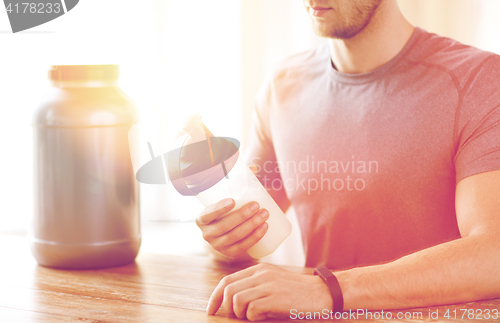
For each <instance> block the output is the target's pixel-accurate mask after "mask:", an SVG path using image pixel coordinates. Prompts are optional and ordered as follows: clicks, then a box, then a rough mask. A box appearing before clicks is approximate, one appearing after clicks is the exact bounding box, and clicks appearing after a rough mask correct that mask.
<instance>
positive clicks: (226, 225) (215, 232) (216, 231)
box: [207, 202, 260, 237]
mask: <svg viewBox="0 0 500 323" xmlns="http://www.w3.org/2000/svg"><path fill="white" fill-rule="evenodd" d="M259 207H260V206H259V203H257V202H250V203H247V204H245V205H243V206H242V207H241V208H240V209H239V210H236V211H234V212H231V214H229V215H227V216H225V217H223V218H221V219H219V220H217V221H216V222H214V223H213V226H211V228H210V231H209V232H207V235H208V236H212V237H219V236H221V235H223V234H226V233H228V232H229V231H231V230H233V229H234V228H235V227H237V226H238V225H240V224H242V223H243V222H245V221H246V220H248V219H249V218H251V217H252V216H253V215H254V214H255V213H256V212H257V211H258V210H259Z"/></svg>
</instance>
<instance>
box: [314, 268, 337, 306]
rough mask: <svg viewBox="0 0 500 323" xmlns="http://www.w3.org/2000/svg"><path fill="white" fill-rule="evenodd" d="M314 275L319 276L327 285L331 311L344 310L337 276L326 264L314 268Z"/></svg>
mask: <svg viewBox="0 0 500 323" xmlns="http://www.w3.org/2000/svg"><path fill="white" fill-rule="evenodd" d="M314 275H318V276H319V277H321V279H323V281H324V282H325V284H326V285H327V286H328V289H330V294H331V295H332V300H333V311H334V312H342V311H343V310H344V297H343V296H342V290H341V289H340V285H339V281H338V280H337V277H335V275H334V274H332V272H331V271H330V269H328V268H326V266H322V267H319V268H314Z"/></svg>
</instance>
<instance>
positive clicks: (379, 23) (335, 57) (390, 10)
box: [329, 1, 415, 74]
mask: <svg viewBox="0 0 500 323" xmlns="http://www.w3.org/2000/svg"><path fill="white" fill-rule="evenodd" d="M414 29H415V27H413V26H412V25H411V24H410V23H409V22H408V21H407V20H406V19H405V18H404V17H403V15H402V13H401V11H399V8H398V7H397V4H396V3H395V1H386V2H382V4H381V6H380V7H379V8H378V10H377V12H376V13H375V14H374V16H373V17H372V19H371V21H370V23H369V24H368V25H367V26H366V27H365V28H364V29H363V30H362V31H361V32H360V33H358V34H357V35H356V36H354V37H352V38H350V39H330V40H329V43H330V54H331V58H332V62H333V65H334V67H335V68H336V69H337V70H338V71H340V72H342V73H348V74H360V73H367V72H370V71H373V70H374V69H376V68H378V67H380V66H382V65H384V64H385V63H387V62H389V61H390V60H391V59H392V58H393V57H394V56H396V55H397V54H398V53H399V52H400V51H401V50H402V49H403V47H404V46H405V44H406V43H407V42H408V40H409V39H410V37H411V35H412V33H413V31H414Z"/></svg>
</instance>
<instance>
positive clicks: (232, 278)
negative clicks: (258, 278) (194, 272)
mask: <svg viewBox="0 0 500 323" xmlns="http://www.w3.org/2000/svg"><path fill="white" fill-rule="evenodd" d="M257 266H258V265H256V266H252V267H249V268H246V269H243V270H240V271H238V272H235V273H234V274H231V275H227V276H226V277H224V278H222V279H221V281H220V282H219V284H218V285H217V287H215V289H214V291H213V292H212V295H210V299H209V300H208V306H207V313H208V314H210V315H213V314H215V313H216V312H217V310H218V309H219V307H220V306H221V304H222V301H223V297H224V289H225V288H226V286H227V285H229V284H231V283H233V282H236V281H238V280H241V279H243V278H246V277H249V276H251V275H253V273H254V272H255V271H256V270H257V269H258V267H257Z"/></svg>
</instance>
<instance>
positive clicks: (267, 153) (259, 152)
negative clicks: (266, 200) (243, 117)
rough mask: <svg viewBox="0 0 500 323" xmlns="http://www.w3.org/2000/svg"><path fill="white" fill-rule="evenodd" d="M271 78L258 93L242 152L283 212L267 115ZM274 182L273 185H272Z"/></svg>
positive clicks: (285, 201) (282, 193)
mask: <svg viewBox="0 0 500 323" xmlns="http://www.w3.org/2000/svg"><path fill="white" fill-rule="evenodd" d="M272 80H273V77H272V75H269V76H268V77H267V78H266V80H265V81H264V83H263V85H262V86H261V88H260V90H259V93H258V94H257V100H256V104H255V108H254V110H253V113H252V119H251V125H250V133H249V140H248V145H247V146H246V147H245V149H244V160H245V161H246V163H247V164H248V165H255V166H257V168H258V173H257V178H258V179H259V181H260V182H261V183H262V185H264V187H265V188H266V189H267V191H268V192H269V193H270V194H271V196H272V197H273V198H274V199H275V200H276V202H277V203H278V205H279V206H280V207H281V208H282V209H284V210H285V209H286V208H288V204H289V202H288V198H287V196H286V192H285V190H284V188H283V185H277V184H276V181H279V183H281V182H282V179H281V175H280V172H279V168H278V167H277V165H278V163H277V159H276V154H275V150H274V145H273V140H272V133H271V120H270V114H271V109H272V102H273V100H272ZM273 183H274V184H273Z"/></svg>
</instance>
